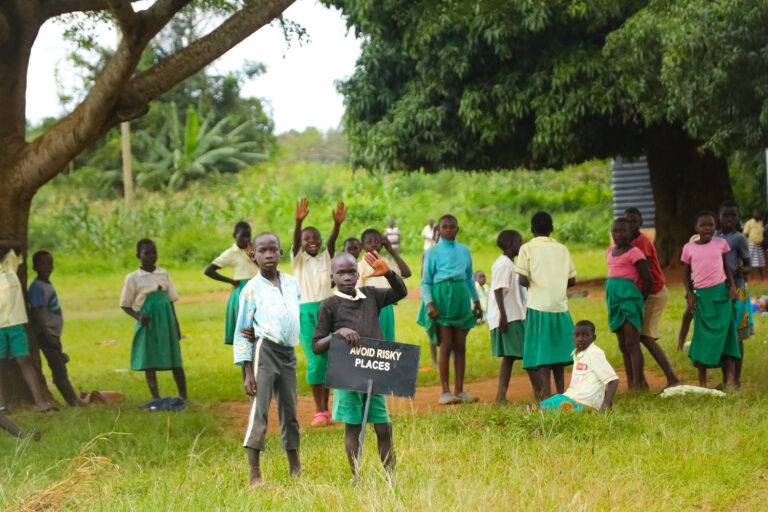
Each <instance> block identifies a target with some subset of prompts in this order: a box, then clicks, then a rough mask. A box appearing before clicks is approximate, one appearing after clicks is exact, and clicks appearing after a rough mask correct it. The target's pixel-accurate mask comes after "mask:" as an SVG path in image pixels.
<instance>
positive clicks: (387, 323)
mask: <svg viewBox="0 0 768 512" xmlns="http://www.w3.org/2000/svg"><path fill="white" fill-rule="evenodd" d="M379 326H381V334H382V336H383V337H384V339H385V340H387V341H395V306H393V305H392V304H390V305H389V306H385V307H383V308H381V310H380V311H379Z"/></svg>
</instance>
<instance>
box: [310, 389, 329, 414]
mask: <svg viewBox="0 0 768 512" xmlns="http://www.w3.org/2000/svg"><path fill="white" fill-rule="evenodd" d="M309 387H310V388H312V398H313V400H314V401H315V412H316V413H318V412H325V411H327V410H328V389H327V388H326V387H325V384H310V386H309Z"/></svg>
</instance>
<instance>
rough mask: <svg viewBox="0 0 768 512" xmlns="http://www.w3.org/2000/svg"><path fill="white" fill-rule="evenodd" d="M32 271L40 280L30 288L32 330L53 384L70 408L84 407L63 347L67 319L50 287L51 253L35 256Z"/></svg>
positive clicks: (35, 281) (53, 290) (46, 252)
mask: <svg viewBox="0 0 768 512" xmlns="http://www.w3.org/2000/svg"><path fill="white" fill-rule="evenodd" d="M32 268H34V269H35V272H37V278H35V280H34V281H32V284H31V285H29V310H30V312H31V313H32V327H33V328H34V331H35V334H36V335H37V339H38V344H39V346H40V350H42V352H43V354H44V355H45V359H46V361H48V368H50V369H51V375H52V377H53V383H54V384H55V385H56V388H57V389H58V390H59V393H61V396H62V397H63V398H64V400H65V401H66V402H67V404H69V406H71V407H77V406H81V405H85V404H83V402H81V401H80V398H78V396H77V393H75V390H74V388H73V387H72V383H71V382H70V381H69V375H68V373H67V362H69V358H68V357H67V355H66V354H64V352H63V351H62V347H61V331H62V328H63V327H64V317H63V315H62V313H61V306H60V305H59V297H58V295H57V294H56V288H54V287H53V285H52V284H51V273H52V272H53V255H52V254H51V253H49V252H48V251H37V252H36V253H35V254H34V255H33V256H32Z"/></svg>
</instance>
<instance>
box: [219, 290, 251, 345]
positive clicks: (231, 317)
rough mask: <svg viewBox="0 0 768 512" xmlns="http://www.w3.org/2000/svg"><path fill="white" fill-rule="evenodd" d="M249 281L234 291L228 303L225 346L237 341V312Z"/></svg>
mask: <svg viewBox="0 0 768 512" xmlns="http://www.w3.org/2000/svg"><path fill="white" fill-rule="evenodd" d="M246 284H248V279H243V280H241V281H240V284H238V285H237V286H235V287H234V288H233V289H232V293H230V294H229V301H227V313H226V315H227V318H226V321H225V323H224V344H225V345H231V344H232V343H233V342H234V340H235V326H236V325H237V312H238V311H239V310H240V292H242V291H243V288H245V285H246Z"/></svg>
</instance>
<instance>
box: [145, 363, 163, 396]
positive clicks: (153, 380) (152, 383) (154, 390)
mask: <svg viewBox="0 0 768 512" xmlns="http://www.w3.org/2000/svg"><path fill="white" fill-rule="evenodd" d="M144 376H145V377H146V379H147V386H149V393H150V394H151V395H152V398H154V399H155V400H157V399H158V398H160V390H159V389H158V387H157V372H156V371H155V370H144Z"/></svg>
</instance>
